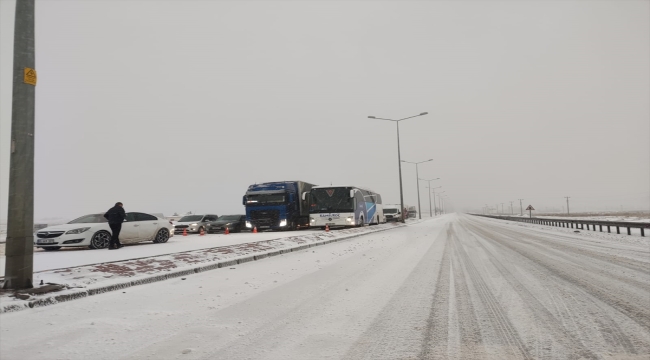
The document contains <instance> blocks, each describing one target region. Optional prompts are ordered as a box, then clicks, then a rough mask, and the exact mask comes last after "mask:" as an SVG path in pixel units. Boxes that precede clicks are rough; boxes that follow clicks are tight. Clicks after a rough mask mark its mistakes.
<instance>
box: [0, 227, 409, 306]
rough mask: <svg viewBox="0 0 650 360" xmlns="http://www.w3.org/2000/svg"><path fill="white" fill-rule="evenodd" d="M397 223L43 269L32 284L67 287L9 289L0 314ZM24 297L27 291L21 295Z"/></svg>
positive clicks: (379, 229)
mask: <svg viewBox="0 0 650 360" xmlns="http://www.w3.org/2000/svg"><path fill="white" fill-rule="evenodd" d="M415 222H416V221H413V222H410V223H415ZM400 226H404V225H402V224H399V223H392V224H384V225H378V226H372V227H365V228H355V229H345V230H334V231H330V232H325V231H312V232H303V233H296V235H295V236H289V237H283V238H278V239H271V240H263V241H256V242H247V243H240V244H233V245H225V246H218V247H211V248H206V249H199V250H192V251H185V252H177V253H171V254H166V255H158V256H150V257H142V258H137V259H128V260H121V261H115V262H105V263H98V264H91V265H82V266H76V267H67V268H60V269H52V270H44V271H40V272H36V273H34V283H35V285H36V284H40V283H41V282H43V283H44V284H48V283H50V284H60V285H64V286H65V289H63V290H61V291H57V292H52V293H47V294H41V295H31V296H30V297H29V298H26V299H25V300H21V299H18V298H16V297H14V294H13V293H3V294H2V295H1V296H0V313H3V312H9V311H17V310H21V309H25V308H30V307H38V306H45V305H50V304H55V303H58V302H61V301H68V300H73V299H76V298H81V297H86V296H90V295H95V294H100V293H104V292H108V291H114V290H119V289H123V288H127V287H131V286H135V285H141V284H147V283H151V282H156V281H161V280H165V279H170V278H176V277H180V276H186V275H190V274H194V273H199V272H203V271H207V270H213V269H217V268H222V267H228V266H232V265H236V264H240V263H244V262H248V261H254V260H259V259H263V258H265V257H269V256H275V255H280V254H284V253H287V252H292V251H300V250H304V249H307V248H309V247H312V246H318V245H324V244H328V243H331V242H335V241H341V240H345V239H349V238H353V237H357V236H361V235H365V234H370V233H375V232H379V231H385V230H389V229H393V228H396V227H400ZM118 251H121V250H118ZM23 297H26V296H25V295H23Z"/></svg>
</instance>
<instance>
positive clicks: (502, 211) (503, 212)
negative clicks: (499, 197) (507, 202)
mask: <svg viewBox="0 0 650 360" xmlns="http://www.w3.org/2000/svg"><path fill="white" fill-rule="evenodd" d="M501 213H502V214H505V211H504V210H503V203H501Z"/></svg>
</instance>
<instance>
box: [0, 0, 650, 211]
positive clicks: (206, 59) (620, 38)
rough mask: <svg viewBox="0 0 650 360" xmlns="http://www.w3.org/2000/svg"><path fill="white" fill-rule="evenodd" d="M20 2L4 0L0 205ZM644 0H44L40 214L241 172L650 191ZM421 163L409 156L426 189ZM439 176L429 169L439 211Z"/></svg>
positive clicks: (493, 194) (466, 203)
mask: <svg viewBox="0 0 650 360" xmlns="http://www.w3.org/2000/svg"><path fill="white" fill-rule="evenodd" d="M14 9H15V0H0V104H2V106H0V221H2V222H5V221H6V218H7V196H8V184H9V181H8V179H9V145H10V130H11V105H10V104H11V96H12V84H11V80H12V60H13V54H12V51H13V26H14V24H13V19H14ZM648 64H650V2H648V1H561V2H560V1H524V2H513V1H462V2H451V1H381V2H379V1H377V2H375V1H346V2H343V1H329V2H325V1H308V2H296V1H265V2H262V1H245V2H241V1H180V0H173V1H142V0H132V1H104V0H97V1H65V0H58V1H46V0H37V1H36V70H37V71H38V85H37V86H36V132H35V138H36V158H35V164H36V165H35V166H36V168H35V219H36V220H39V219H48V218H57V219H72V218H75V217H78V216H81V215H84V214H87V213H92V212H101V211H105V210H107V209H108V208H109V207H110V206H112V205H113V204H114V203H115V202H117V201H121V202H123V203H124V207H125V209H126V210H127V211H143V212H157V213H164V214H165V215H171V214H173V213H174V212H178V213H179V214H184V213H186V212H188V211H192V212H193V213H217V214H219V215H221V214H227V213H243V212H244V207H243V206H242V196H243V195H244V193H245V191H246V189H247V187H248V185H250V184H254V183H261V182H269V181H283V180H303V181H307V182H310V183H314V184H317V185H329V184H334V185H355V186H359V187H366V188H370V189H373V190H374V191H377V192H378V193H380V194H381V195H382V197H383V201H384V203H388V204H397V203H399V179H398V175H397V173H398V169H397V143H396V131H395V124H394V123H390V122H386V121H379V120H373V119H369V118H368V116H370V115H372V116H377V117H382V118H391V119H400V118H405V117H408V116H413V115H417V114H419V113H422V112H428V114H427V115H425V116H420V117H416V118H413V119H409V120H406V121H404V122H401V123H400V135H401V137H400V142H401V156H402V159H403V160H406V161H410V162H417V161H424V160H427V159H433V161H431V162H428V163H422V164H420V165H419V175H420V178H422V179H433V178H441V179H440V180H437V181H433V182H432V186H442V188H440V189H436V190H437V191H445V193H444V194H445V196H446V197H447V200H446V201H447V209H448V210H454V211H481V209H482V207H484V206H485V205H486V204H487V205H489V206H490V207H492V208H494V207H495V206H496V205H497V204H499V206H501V203H504V204H505V205H504V209H505V210H507V212H509V207H510V201H514V203H513V204H514V208H515V212H516V213H517V212H518V211H519V201H518V199H520V198H521V199H524V200H523V206H524V207H526V206H527V205H528V204H532V205H533V206H534V207H535V208H536V209H537V210H538V211H539V212H543V211H549V212H550V211H564V210H565V209H564V207H565V206H566V200H565V198H564V197H565V196H570V197H571V198H570V207H571V211H572V212H581V211H622V210H623V211H630V210H643V211H650V67H649V66H648ZM415 171H416V170H415V166H414V165H412V164H408V163H403V164H402V174H403V187H404V201H405V203H406V204H407V205H411V206H417V188H416V176H415ZM426 186H427V182H426V181H420V197H421V207H422V212H423V213H426V214H428V212H429V204H428V195H427V191H428V189H427V188H426Z"/></svg>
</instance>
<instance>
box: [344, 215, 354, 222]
mask: <svg viewBox="0 0 650 360" xmlns="http://www.w3.org/2000/svg"><path fill="white" fill-rule="evenodd" d="M345 220H347V221H348V222H352V221H354V218H353V217H352V216H348V218H347V219H345Z"/></svg>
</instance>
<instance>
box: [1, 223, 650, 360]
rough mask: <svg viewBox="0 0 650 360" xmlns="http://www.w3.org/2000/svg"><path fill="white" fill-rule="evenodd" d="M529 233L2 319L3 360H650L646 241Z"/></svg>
mask: <svg viewBox="0 0 650 360" xmlns="http://www.w3.org/2000/svg"><path fill="white" fill-rule="evenodd" d="M521 225H522V224H521V223H516V222H506V221H501V220H495V219H487V218H481V217H474V216H469V215H447V216H443V217H441V218H438V219H434V220H429V221H424V222H421V223H418V224H414V225H410V226H406V227H400V228H397V229H393V230H390V231H385V232H380V233H375V234H371V235H367V236H362V237H357V238H355V239H353V240H349V241H345V242H337V243H332V244H328V245H325V246H321V247H316V248H310V249H308V250H304V251H301V252H296V253H290V254H285V255H280V256H277V257H273V258H269V259H265V260H262V261H256V262H250V263H246V264H241V265H237V266H232V267H229V268H225V269H219V270H215V271H209V272H205V273H200V274H196V275H192V276H188V277H187V278H186V280H182V279H181V278H177V279H173V280H168V281H164V282H158V283H154V284H150V285H144V286H137V287H133V288H129V289H125V290H124V291H117V292H111V293H106V294H103V295H97V296H92V297H88V298H84V299H80V300H75V301H71V302H65V303H60V304H56V305H52V306H48V307H43V308H34V309H28V310H25V311H20V312H16V313H7V314H2V315H0V344H2V347H0V358H2V359H89V358H93V359H155V360H159V359H160V360H166V359H206V360H207V359H301V360H302V359H373V360H374V359H430V358H463V359H479V358H490V359H533V358H534V359H579V358H585V359H647V358H648V356H649V355H650V307H649V306H648V303H650V278H649V270H650V241H648V239H647V238H635V237H630V236H625V235H607V234H598V235H599V237H597V238H595V237H593V236H586V235H585V234H584V233H578V234H575V233H562V232H558V231H555V230H544V229H540V228H537V227H526V226H521ZM526 225H528V224H526Z"/></svg>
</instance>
